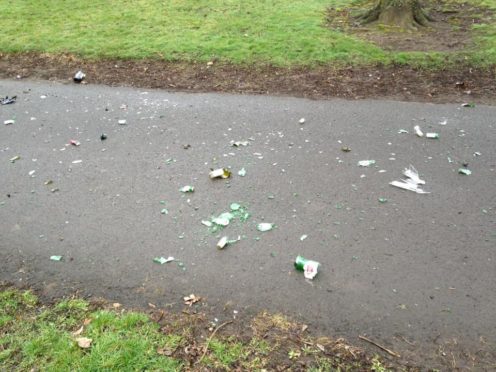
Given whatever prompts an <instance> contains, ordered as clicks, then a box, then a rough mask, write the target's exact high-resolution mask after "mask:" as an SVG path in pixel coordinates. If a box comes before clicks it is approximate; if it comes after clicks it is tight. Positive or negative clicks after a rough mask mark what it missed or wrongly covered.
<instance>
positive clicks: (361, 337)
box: [358, 336, 400, 358]
mask: <svg viewBox="0 0 496 372" xmlns="http://www.w3.org/2000/svg"><path fill="white" fill-rule="evenodd" d="M358 338H359V339H360V340H364V341H367V342H369V343H371V344H372V345H375V346H377V347H378V348H379V349H382V350H384V351H385V352H386V353H388V354H390V355H392V356H394V357H396V358H400V354H398V353H395V352H394V351H392V350H389V349H388V348H387V347H385V346H382V345H379V344H378V343H377V342H374V341H372V340H371V339H369V338H367V337H365V336H358Z"/></svg>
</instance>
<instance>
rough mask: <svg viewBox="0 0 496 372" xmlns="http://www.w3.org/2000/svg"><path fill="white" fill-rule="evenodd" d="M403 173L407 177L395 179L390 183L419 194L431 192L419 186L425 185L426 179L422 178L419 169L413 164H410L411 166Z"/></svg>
mask: <svg viewBox="0 0 496 372" xmlns="http://www.w3.org/2000/svg"><path fill="white" fill-rule="evenodd" d="M403 174H404V175H405V177H407V178H406V179H401V180H400V181H393V182H390V183H389V184H390V185H391V186H395V187H398V188H400V189H403V190H408V191H413V192H416V193H417V194H429V192H427V191H424V190H423V189H421V188H420V187H419V185H425V181H424V180H422V179H420V177H419V174H418V172H417V170H416V169H415V168H414V167H413V166H412V165H410V168H405V170H404V171H403Z"/></svg>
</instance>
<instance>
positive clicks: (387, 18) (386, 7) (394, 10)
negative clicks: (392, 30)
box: [360, 0, 433, 29]
mask: <svg viewBox="0 0 496 372" xmlns="http://www.w3.org/2000/svg"><path fill="white" fill-rule="evenodd" d="M360 19H361V21H362V23H364V24H366V23H372V22H377V23H379V24H383V25H387V26H394V27H400V28H403V29H416V28H418V27H419V26H428V25H429V22H430V21H433V19H432V18H431V17H429V15H428V14H427V13H426V12H425V11H424V9H422V6H421V4H420V1H419V0H378V1H377V4H376V5H375V6H374V7H373V8H372V9H370V10H369V11H367V12H366V13H365V14H364V15H362V16H361V17H360Z"/></svg>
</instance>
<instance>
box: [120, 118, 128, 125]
mask: <svg viewBox="0 0 496 372" xmlns="http://www.w3.org/2000/svg"><path fill="white" fill-rule="evenodd" d="M118 123H119V125H126V124H127V121H126V120H125V119H120V120H119V122H118Z"/></svg>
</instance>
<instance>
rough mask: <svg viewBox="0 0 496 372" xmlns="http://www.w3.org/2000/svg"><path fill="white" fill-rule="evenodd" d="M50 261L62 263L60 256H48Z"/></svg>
mask: <svg viewBox="0 0 496 372" xmlns="http://www.w3.org/2000/svg"><path fill="white" fill-rule="evenodd" d="M50 260H52V261H62V256H50Z"/></svg>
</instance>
